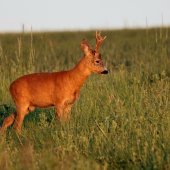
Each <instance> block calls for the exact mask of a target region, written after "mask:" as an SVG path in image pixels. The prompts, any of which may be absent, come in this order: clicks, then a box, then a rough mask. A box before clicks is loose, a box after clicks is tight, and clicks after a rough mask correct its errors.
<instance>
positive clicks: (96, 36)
mask: <svg viewBox="0 0 170 170" xmlns="http://www.w3.org/2000/svg"><path fill="white" fill-rule="evenodd" d="M100 34H101V31H100V32H99V34H97V31H96V34H94V36H95V38H96V49H95V51H96V53H99V48H100V45H101V43H102V41H103V40H104V39H105V38H106V36H105V37H104V38H101V36H100Z"/></svg>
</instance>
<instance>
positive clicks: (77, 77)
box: [70, 56, 91, 88]
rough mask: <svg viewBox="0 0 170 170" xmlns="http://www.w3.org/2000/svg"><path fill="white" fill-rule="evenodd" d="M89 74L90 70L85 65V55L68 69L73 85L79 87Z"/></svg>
mask: <svg viewBox="0 0 170 170" xmlns="http://www.w3.org/2000/svg"><path fill="white" fill-rule="evenodd" d="M90 75H91V71H90V70H89V68H88V67H87V65H86V62H85V56H84V57H83V58H82V59H81V60H80V61H79V63H78V64H77V65H76V66H75V67H74V68H73V69H72V70H70V77H71V79H72V82H73V83H74V85H75V87H79V88H80V87H81V86H82V85H83V84H84V83H85V81H86V80H87V78H88V77H89V76H90Z"/></svg>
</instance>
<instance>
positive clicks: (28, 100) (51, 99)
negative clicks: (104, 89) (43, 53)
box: [1, 31, 108, 133]
mask: <svg viewBox="0 0 170 170" xmlns="http://www.w3.org/2000/svg"><path fill="white" fill-rule="evenodd" d="M100 33H101V31H100ZM100 33H99V34H97V31H96V34H94V36H95V38H96V49H95V50H93V49H92V47H91V46H90V44H89V43H88V42H87V40H86V39H83V40H82V42H81V49H82V51H83V52H84V54H85V55H84V57H83V58H82V59H81V60H80V61H79V63H78V64H77V65H76V66H75V67H74V68H73V69H72V70H70V71H61V72H54V73H34V74H29V75H25V76H23V77H20V78H18V79H17V80H15V81H14V82H13V83H12V84H11V86H10V89H9V91H10V94H11V96H12V98H13V100H14V102H15V105H16V111H15V112H14V113H12V114H11V115H10V116H8V117H7V118H6V119H5V120H4V123H3V125H2V129H1V131H2V133H3V132H4V131H5V129H6V128H7V127H8V126H10V125H11V124H12V123H13V122H14V121H15V123H14V128H15V129H16V130H17V131H18V132H19V133H21V124H22V122H23V120H24V117H25V115H26V114H28V113H29V112H30V111H32V110H34V108H35V107H40V108H47V107H51V106H55V108H56V116H57V119H58V121H59V120H60V119H61V118H64V117H65V121H66V122H67V115H68V116H69V113H70V111H71V107H72V105H73V103H74V102H75V101H76V100H77V98H78V96H79V93H80V87H81V86H82V85H83V84H84V82H85V81H86V79H87V78H88V76H90V74H91V73H98V74H107V73H108V71H107V69H106V68H105V67H104V65H103V62H102V59H101V54H100V53H99V48H100V45H101V43H102V41H103V40H104V39H105V38H106V36H105V37H104V38H101V36H100Z"/></svg>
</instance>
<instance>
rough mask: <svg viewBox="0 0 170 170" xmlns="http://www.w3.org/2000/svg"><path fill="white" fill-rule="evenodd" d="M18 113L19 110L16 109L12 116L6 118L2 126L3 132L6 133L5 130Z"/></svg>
mask: <svg viewBox="0 0 170 170" xmlns="http://www.w3.org/2000/svg"><path fill="white" fill-rule="evenodd" d="M16 115H17V112H16V111H15V112H14V113H12V114H11V115H10V116H8V117H7V118H5V120H4V123H3V125H2V128H1V132H2V133H4V131H5V130H6V129H7V128H8V127H9V126H10V125H11V124H12V123H13V122H14V120H15V118H16Z"/></svg>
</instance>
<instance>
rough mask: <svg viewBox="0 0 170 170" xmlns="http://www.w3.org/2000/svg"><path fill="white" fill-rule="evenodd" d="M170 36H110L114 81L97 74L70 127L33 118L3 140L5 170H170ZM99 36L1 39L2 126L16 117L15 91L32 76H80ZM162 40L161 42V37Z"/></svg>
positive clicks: (50, 117)
mask: <svg viewBox="0 0 170 170" xmlns="http://www.w3.org/2000/svg"><path fill="white" fill-rule="evenodd" d="M168 29H169V28H161V29H158V28H153V29H147V31H146V30H115V31H103V32H102V35H103V36H105V35H106V36H107V38H106V40H105V41H104V42H103V43H102V46H101V48H100V53H101V54H102V59H103V62H104V64H105V65H107V68H108V70H109V74H108V75H107V76H101V75H96V74H92V75H91V76H90V77H89V78H88V80H87V81H86V83H85V84H84V85H83V87H82V88H81V93H80V96H79V99H78V101H77V102H76V103H75V104H74V106H73V107H72V115H71V119H70V120H69V122H68V123H67V124H66V123H62V124H58V123H57V120H56V118H55V109H54V108H51V109H40V108H36V109H35V111H33V112H31V113H29V114H28V115H27V116H26V117H25V120H24V123H23V126H22V134H21V136H19V135H18V134H17V133H16V132H15V131H14V130H13V128H12V126H11V127H10V128H8V130H7V131H6V133H5V134H3V135H2V136H1V139H0V169H88V170H89V169H95V170H96V169H105V170H106V169H169V168H170V154H169V153H170V146H169V141H170V130H169V129H170V124H169V121H170V107H169V96H170V92H169V76H170V69H169V68H170V67H169V65H170V61H169V58H170V38H169V36H168ZM93 33H94V31H89V32H60V33H57V32H56V33H55V32H54V33H50V32H47V33H31V35H30V34H26V33H22V34H0V40H1V44H0V79H1V81H0V114H1V117H0V122H1V125H2V123H3V120H4V118H5V117H7V116H8V115H10V114H11V113H12V111H14V110H15V106H14V103H13V101H12V99H11V97H10V95H9V92H8V88H9V86H10V84H11V83H12V81H14V80H15V79H16V78H18V77H20V76H22V75H25V74H29V73H32V72H44V71H45V72H52V71H61V70H69V69H71V68H73V67H74V66H75V65H76V64H77V63H78V61H79V60H80V59H81V57H82V56H83V53H82V52H81V48H80V43H81V40H82V39H83V38H86V39H87V40H88V42H89V43H90V44H91V45H92V47H93V48H95V38H94V36H93ZM159 34H160V35H161V36H158V35H159Z"/></svg>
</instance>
